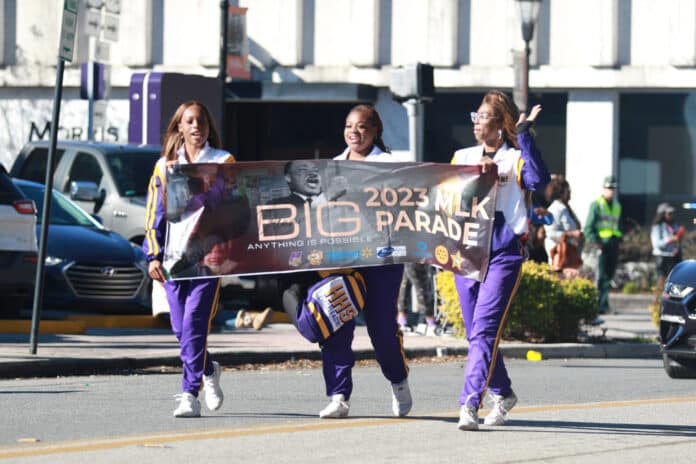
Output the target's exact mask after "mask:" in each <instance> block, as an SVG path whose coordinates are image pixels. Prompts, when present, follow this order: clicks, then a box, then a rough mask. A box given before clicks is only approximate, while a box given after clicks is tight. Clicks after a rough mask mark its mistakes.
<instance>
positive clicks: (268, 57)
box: [210, 0, 303, 67]
mask: <svg viewBox="0 0 696 464" xmlns="http://www.w3.org/2000/svg"><path fill="white" fill-rule="evenodd" d="M210 3H213V4H215V5H217V2H210ZM239 6H241V7H248V8H249V10H248V11H247V30H248V31H249V42H250V43H249V48H250V49H251V53H252V55H254V58H256V60H257V61H258V62H259V63H261V64H262V65H263V66H265V67H270V66H275V65H276V64H280V65H282V66H299V65H301V64H303V61H302V60H303V57H302V26H303V24H302V21H303V17H302V6H303V2H302V0H240V2H239Z"/></svg>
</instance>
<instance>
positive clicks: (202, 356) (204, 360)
mask: <svg viewBox="0 0 696 464" xmlns="http://www.w3.org/2000/svg"><path fill="white" fill-rule="evenodd" d="M219 288H220V279H217V278H212V279H191V280H176V281H168V282H165V283H164V289H165V291H166V292H167V302H168V303H169V311H170V317H171V318H170V321H171V325H172V331H173V332H174V335H176V338H177V339H178V340H179V348H180V357H181V361H182V363H183V365H184V366H183V367H184V375H183V378H182V380H181V391H182V392H185V393H191V394H192V395H194V396H198V391H199V390H200V388H201V383H202V381H203V375H204V374H205V375H211V374H212V373H213V370H214V368H213V361H212V359H211V357H210V353H208V350H207V343H208V332H209V331H210V323H211V322H212V320H213V317H214V316H215V311H214V309H215V308H216V306H217V301H218V293H219Z"/></svg>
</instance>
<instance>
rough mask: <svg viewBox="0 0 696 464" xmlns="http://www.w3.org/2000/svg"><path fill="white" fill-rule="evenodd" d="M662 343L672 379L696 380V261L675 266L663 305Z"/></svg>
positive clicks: (687, 261) (663, 353) (669, 279)
mask: <svg viewBox="0 0 696 464" xmlns="http://www.w3.org/2000/svg"><path fill="white" fill-rule="evenodd" d="M660 340H661V342H662V346H661V348H662V357H663V362H664V367H665V371H666V372H667V375H669V376H670V377H672V378H696V261H695V260H691V259H689V260H685V261H682V262H681V263H679V264H677V265H676V266H674V269H672V272H670V274H669V276H668V277H667V282H666V283H665V288H664V291H663V293H662V301H661V306H660Z"/></svg>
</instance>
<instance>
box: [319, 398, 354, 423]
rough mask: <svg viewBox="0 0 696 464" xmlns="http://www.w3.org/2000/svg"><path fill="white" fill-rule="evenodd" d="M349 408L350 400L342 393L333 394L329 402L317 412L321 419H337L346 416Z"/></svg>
mask: <svg viewBox="0 0 696 464" xmlns="http://www.w3.org/2000/svg"><path fill="white" fill-rule="evenodd" d="M349 410H350V402H349V401H346V397H345V396H343V395H342V394H338V395H333V396H332V397H331V402H330V403H329V404H328V405H327V406H326V407H325V408H324V409H322V410H321V411H320V412H319V417H320V418H322V419H339V418H342V417H348V411H349Z"/></svg>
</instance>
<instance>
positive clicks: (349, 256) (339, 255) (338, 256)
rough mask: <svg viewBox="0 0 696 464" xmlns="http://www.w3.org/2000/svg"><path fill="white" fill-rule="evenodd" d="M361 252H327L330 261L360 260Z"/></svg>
mask: <svg viewBox="0 0 696 464" xmlns="http://www.w3.org/2000/svg"><path fill="white" fill-rule="evenodd" d="M360 256H361V254H360V250H352V251H349V250H335V251H328V252H326V259H327V260H328V261H348V260H358V259H360Z"/></svg>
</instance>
